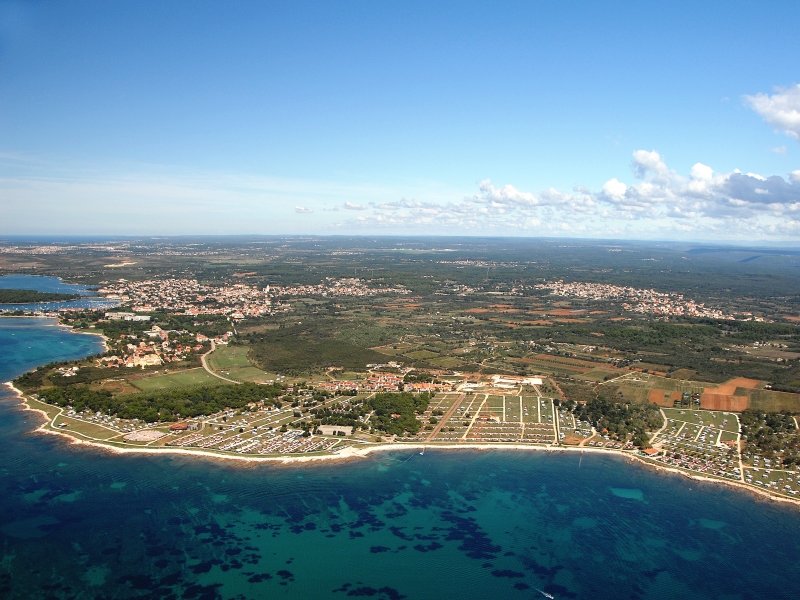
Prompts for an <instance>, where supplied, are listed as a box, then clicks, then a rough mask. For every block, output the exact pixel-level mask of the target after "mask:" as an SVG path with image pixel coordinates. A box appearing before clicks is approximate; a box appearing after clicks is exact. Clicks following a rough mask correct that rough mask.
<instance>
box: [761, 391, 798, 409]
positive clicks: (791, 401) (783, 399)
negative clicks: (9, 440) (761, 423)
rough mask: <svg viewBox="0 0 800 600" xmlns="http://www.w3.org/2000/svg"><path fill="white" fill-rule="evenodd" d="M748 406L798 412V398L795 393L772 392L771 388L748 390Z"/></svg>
mask: <svg viewBox="0 0 800 600" xmlns="http://www.w3.org/2000/svg"><path fill="white" fill-rule="evenodd" d="M750 408H751V409H753V410H763V411H764V412H780V411H782V410H788V411H789V412H791V413H798V412H800V398H798V396H797V394H787V393H785V392H773V391H772V390H752V391H751V392H750Z"/></svg>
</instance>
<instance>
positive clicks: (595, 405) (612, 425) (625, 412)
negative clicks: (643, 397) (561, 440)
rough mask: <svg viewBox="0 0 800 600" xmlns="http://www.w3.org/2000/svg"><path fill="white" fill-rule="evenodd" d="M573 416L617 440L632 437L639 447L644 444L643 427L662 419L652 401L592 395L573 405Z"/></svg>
mask: <svg viewBox="0 0 800 600" xmlns="http://www.w3.org/2000/svg"><path fill="white" fill-rule="evenodd" d="M572 412H573V414H574V415H575V418H576V419H580V420H582V421H588V422H589V423H591V424H592V425H593V426H594V427H595V429H597V431H599V432H600V433H604V434H607V435H608V436H609V437H611V438H612V439H615V440H619V441H623V442H624V441H628V440H630V441H632V442H633V444H634V445H636V446H638V447H639V448H645V447H647V443H648V436H647V434H646V433H645V432H646V431H654V430H656V429H658V428H659V427H661V425H663V423H664V419H663V418H662V416H661V413H660V412H659V410H658V407H657V406H656V405H655V404H646V403H643V404H627V403H622V402H614V401H613V400H610V399H608V398H604V397H598V398H593V399H591V400H589V401H588V402H586V403H585V404H577V405H576V406H575V407H574V409H573V411H572Z"/></svg>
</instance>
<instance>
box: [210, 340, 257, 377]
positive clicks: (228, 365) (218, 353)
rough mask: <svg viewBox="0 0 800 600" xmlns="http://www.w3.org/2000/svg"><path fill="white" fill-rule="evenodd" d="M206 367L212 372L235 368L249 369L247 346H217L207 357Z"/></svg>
mask: <svg viewBox="0 0 800 600" xmlns="http://www.w3.org/2000/svg"><path fill="white" fill-rule="evenodd" d="M207 360H208V366H209V367H211V369H213V370H214V371H225V370H227V369H232V368H237V367H249V366H251V364H250V361H249V360H248V358H247V346H219V347H217V349H216V350H214V352H212V353H211V354H209V355H208V359H207Z"/></svg>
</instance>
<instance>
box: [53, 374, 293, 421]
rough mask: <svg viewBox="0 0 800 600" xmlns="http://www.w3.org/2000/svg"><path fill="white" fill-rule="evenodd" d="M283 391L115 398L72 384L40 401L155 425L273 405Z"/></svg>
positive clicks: (219, 389)
mask: <svg viewBox="0 0 800 600" xmlns="http://www.w3.org/2000/svg"><path fill="white" fill-rule="evenodd" d="M284 390H285V388H284V387H283V386H280V385H277V384H273V385H258V384H255V383H245V384H242V385H219V386H211V387H206V386H197V387H187V388H180V389H174V390H165V391H160V392H142V393H138V394H125V395H120V396H114V395H112V394H111V393H110V392H107V391H98V390H92V389H91V388H89V387H88V386H85V385H73V386H69V387H56V388H48V389H44V390H41V391H40V392H39V398H40V399H41V400H43V401H44V402H47V403H49V404H55V405H56V406H63V407H66V406H71V407H72V408H74V409H75V410H76V411H79V412H80V411H83V410H87V409H88V410H91V411H95V412H101V413H105V414H109V415H114V416H116V417H119V418H121V419H140V420H142V421H145V422H147V423H156V422H165V421H176V420H179V419H184V418H187V417H197V416H200V415H210V414H213V413H216V412H218V411H221V410H223V409H225V408H234V409H237V408H243V407H245V406H247V405H249V404H253V403H255V404H258V403H264V404H266V405H275V404H277V403H279V401H278V397H279V396H280V395H281V394H282V393H283V392H284Z"/></svg>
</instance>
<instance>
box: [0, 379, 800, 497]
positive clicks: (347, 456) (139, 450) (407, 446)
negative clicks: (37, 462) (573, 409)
mask: <svg viewBox="0 0 800 600" xmlns="http://www.w3.org/2000/svg"><path fill="white" fill-rule="evenodd" d="M4 385H5V386H6V387H7V388H9V389H10V390H11V391H12V392H13V393H14V394H15V395H16V396H17V399H18V401H19V403H20V404H21V405H22V406H23V410H26V411H30V412H34V413H37V414H39V415H41V416H42V417H43V422H42V423H40V424H39V426H38V427H37V428H36V429H34V430H33V431H34V432H35V433H42V434H48V435H55V436H58V437H59V438H61V439H63V440H64V441H66V442H67V443H69V444H70V445H77V446H84V447H90V448H93V449H96V450H98V451H102V452H107V453H109V454H116V455H120V454H157V455H170V454H171V455H183V456H197V457H201V458H203V459H206V460H208V459H210V460H214V461H220V462H225V463H228V464H237V465H240V466H254V465H258V464H273V465H274V464H277V465H286V466H291V465H302V464H306V465H307V464H309V463H317V464H319V463H324V462H330V461H335V462H347V461H352V460H359V459H363V458H367V457H368V456H369V455H370V454H373V453H378V452H392V451H398V450H414V451H420V450H426V449H427V450H434V449H435V450H481V451H485V450H489V451H492V450H514V451H521V452H531V451H532V452H550V453H556V454H561V453H580V454H583V453H587V452H588V453H593V454H598V455H607V456H617V457H620V458H625V459H628V461H629V462H635V463H637V464H639V465H641V466H643V467H647V468H651V469H655V470H656V471H661V472H665V473H670V474H673V475H680V476H683V477H687V478H689V479H693V480H695V481H700V482H705V483H715V484H722V485H725V486H728V487H731V488H734V489H737V490H740V491H743V492H748V493H751V494H753V495H754V496H755V497H756V498H759V499H762V500H770V501H773V502H780V503H783V504H790V505H792V506H795V507H800V499H797V498H787V497H785V496H779V495H776V494H772V493H770V492H769V491H767V490H761V489H758V488H756V487H754V486H751V485H748V484H746V483H744V482H739V481H731V480H726V479H721V478H716V477H707V476H704V475H700V474H696V473H692V472H690V471H684V470H681V469H677V468H674V467H669V466H666V465H661V464H658V463H656V462H654V461H650V460H647V459H645V458H643V457H641V456H637V455H635V454H631V453H627V452H623V451H621V450H615V449H608V448H584V447H578V446H533V445H527V444H509V445H503V446H500V445H497V444H435V443H434V444H426V443H422V442H410V443H402V442H400V443H394V444H385V443H384V444H375V445H372V446H365V447H361V448H354V447H352V446H349V447H347V448H345V449H343V450H342V451H341V452H338V453H336V454H321V455H313V456H295V455H289V456H243V455H235V454H230V455H228V454H221V453H217V452H211V451H208V450H198V449H191V448H164V447H161V448H152V447H131V448H121V447H119V446H114V445H111V444H103V443H100V442H94V441H89V440H85V439H81V438H79V437H77V436H75V435H72V434H71V433H68V432H65V431H56V430H54V429H51V428H50V427H48V424H49V419H50V416H49V415H48V414H47V413H46V412H45V411H43V410H41V409H38V408H34V407H32V406H30V405H29V404H28V401H27V397H26V396H25V394H24V393H23V392H22V391H21V390H20V389H18V388H17V387H16V386H14V384H13V382H10V381H8V382H6V383H5V384H4Z"/></svg>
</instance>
